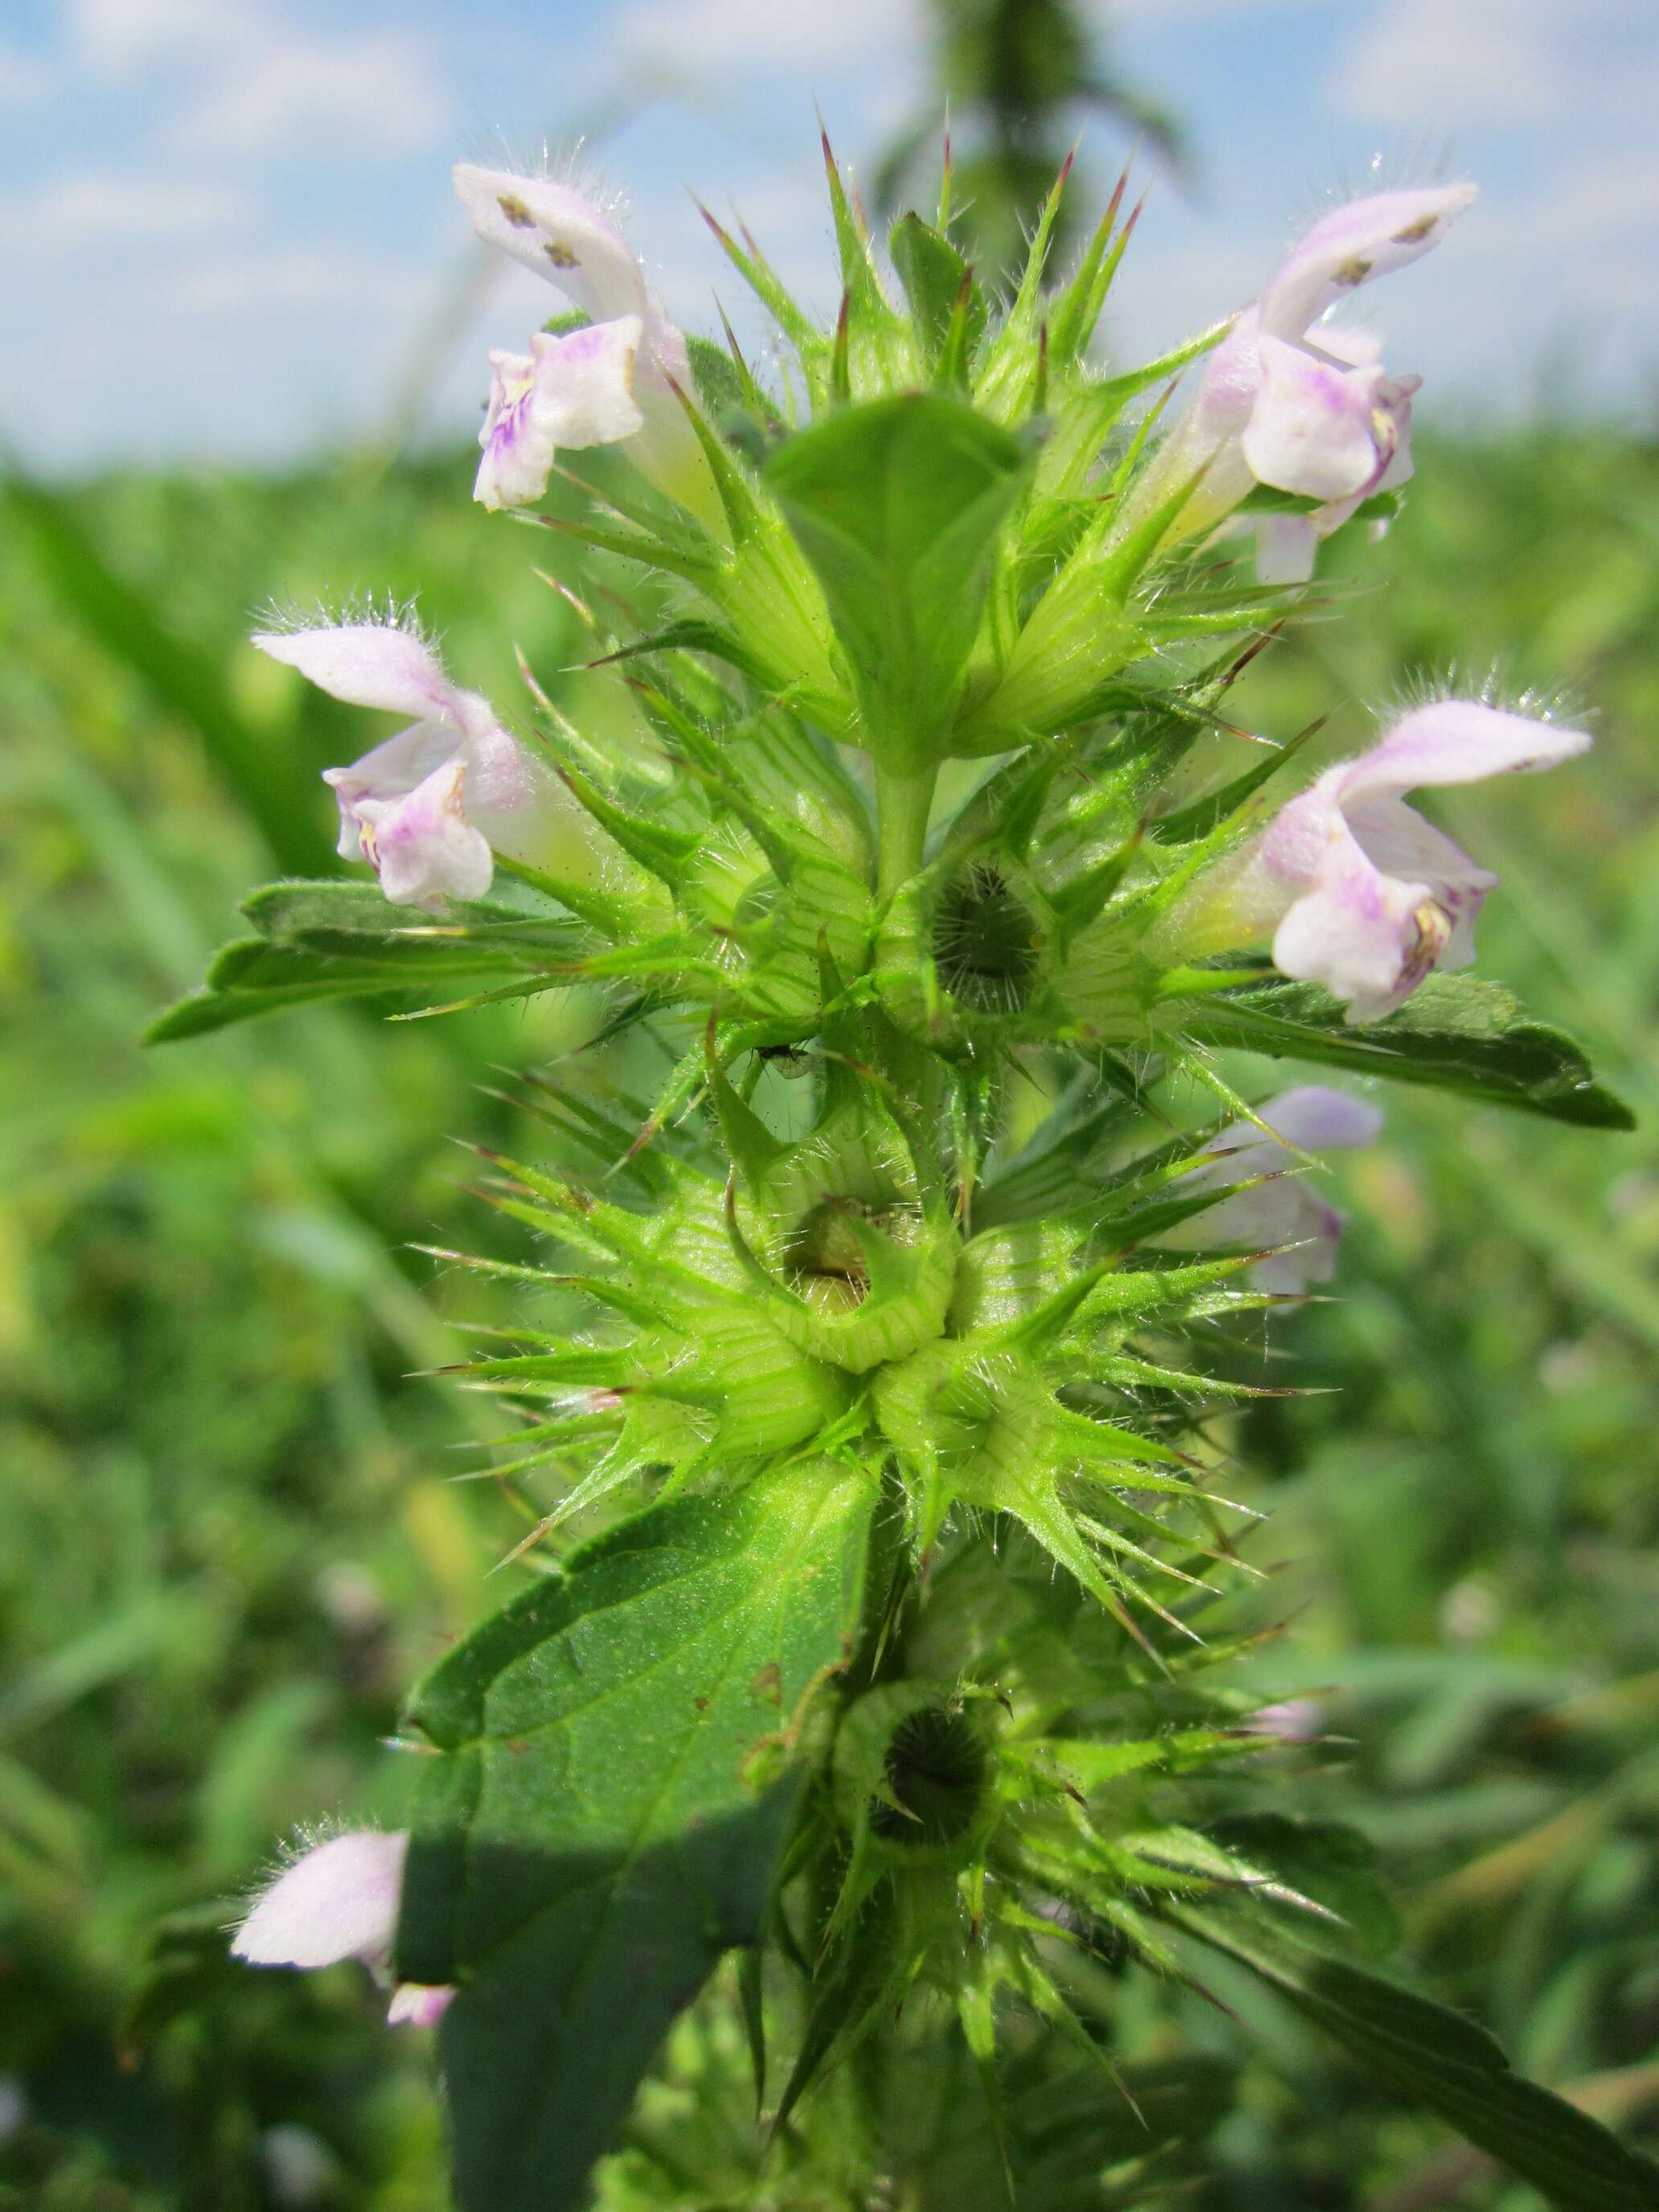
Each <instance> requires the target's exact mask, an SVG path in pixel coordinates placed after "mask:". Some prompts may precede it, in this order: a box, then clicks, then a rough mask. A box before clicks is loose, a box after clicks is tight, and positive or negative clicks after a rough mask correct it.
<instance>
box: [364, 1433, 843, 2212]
mask: <svg viewBox="0 0 1659 2212" xmlns="http://www.w3.org/2000/svg"><path fill="white" fill-rule="evenodd" d="M875 1496H876V1491H875V1486H874V1485H873V1484H872V1482H871V1481H869V1480H868V1479H867V1478H866V1477H865V1476H864V1475H862V1474H856V1473H849V1472H848V1469H847V1468H844V1467H842V1466H840V1465H836V1464H831V1463H830V1462H826V1461H822V1460H816V1461H811V1462H807V1463H805V1464H803V1465H799V1466H797V1467H793V1468H787V1469H785V1470H783V1471H782V1472H780V1473H775V1474H769V1475H768V1476H766V1477H764V1478H763V1480H759V1481H757V1482H756V1483H754V1484H752V1485H751V1486H750V1487H749V1488H748V1489H747V1490H744V1491H743V1492H739V1493H738V1495H737V1496H735V1497H726V1498H718V1499H705V1498H696V1499H682V1500H678V1501H676V1502H675V1503H673V1504H668V1505H665V1506H659V1507H657V1508H655V1509H653V1510H650V1511H647V1512H646V1513H644V1514H641V1516H638V1518H636V1519H635V1520H633V1521H631V1522H627V1523H625V1524H624V1525H623V1526H622V1527H620V1528H616V1529H613V1530H611V1532H610V1533H609V1534H606V1535H605V1536H603V1537H601V1538H600V1539H599V1541H597V1542H595V1543H593V1544H592V1545H590V1546H588V1547H586V1549H585V1550H583V1551H581V1552H580V1553H577V1554H576V1555H574V1557H573V1559H571V1560H570V1562H569V1565H568V1572H566V1573H563V1574H560V1575H558V1576H556V1577H552V1578H550V1580H548V1581H546V1582H544V1583H542V1584H541V1585H540V1587H538V1589H533V1590H532V1591H530V1592H528V1593H527V1594H526V1595H525V1596H523V1597H521V1598H520V1599H519V1600H518V1601H516V1602H515V1603H514V1604H513V1605H511V1606H509V1607H507V1610H506V1611H505V1612H504V1613H499V1614H497V1615H496V1616H495V1619H494V1620H489V1621H487V1622H485V1623H484V1625H483V1626H482V1627H481V1628H479V1629H477V1631H475V1632H474V1633H473V1634H472V1635H471V1637H469V1638H467V1639H466V1641H465V1643H463V1644H461V1645H460V1646H459V1648H458V1649H457V1650H455V1651H453V1652H452V1653H451V1654H450V1656H448V1657H447V1659H446V1660H444V1661H443V1662H442V1663H441V1665H440V1666H439V1667H438V1668H437V1669H436V1670H435V1673H434V1674H432V1675H430V1676H429V1677H428V1680H427V1682H426V1683H425V1685H424V1686H423V1687H422V1689H421V1690H420V1692H418V1693H417V1695H416V1699H415V1703H414V1706H413V1711H412V1716H411V1717H412V1720H413V1722H414V1724H415V1725H416V1727H417V1728H418V1729H420V1730H421V1731H422V1733H423V1734H424V1735H426V1736H427V1737H428V1740H429V1741H431V1742H432V1743H433V1744H434V1745H435V1747H437V1749H438V1751H439V1753H441V1756H439V1757H437V1758H435V1759H432V1761H431V1762H430V1765H429V1768H428V1773H427V1776H426V1777H425V1779H424V1786H423V1791H422V1797H421V1800H420V1804H419V1808H418V1810H417V1814H416V1821H415V1826H414V1840H413V1842H412V1844H411V1845H410V1857H409V1871H408V1875H407V1878H406V1881H405V1885H404V1913H403V1924H402V1927H401V1929H400V1930H399V1936H398V1961H399V1967H400V1971H401V1972H403V1973H404V1975H405V1976H407V1977H409V1978H412V1979H415V1980H419V1981H423V1982H442V1981H450V1980H454V1981H458V1982H459V1984H460V1994H459V1996H458V1997H457V1998H456V2000H455V2002H454V2003H453V2005H452V2006H451V2008H450V2009H449V2011H448V2013H447V2015H446V2017H445V2020H444V2024H443V2028H442V2033H441V2041H440V2053H441V2061H442V2064H443V2069H444V2074H445V2078H446V2081H447V2088H448V2093H449V2104H450V2111H451V2116H452V2121H453V2131H454V2143H455V2164H456V2188H457V2195H458V2198H459V2203H460V2205H461V2207H462V2212H562V2208H573V2212H574V2207H576V2206H577V2205H579V2204H580V2203H583V2202H584V2201H585V2196H584V2191H585V2183H586V2174H587V2172H588V2169H589V2167H590V2166H592V2162H593V2160H595V2159H596V2158H598V2157H599V2156H600V2155H601V2154H603V2153H604V2152H605V2149H606V2148H608V2147H609V2146H610V2144H611V2141H612V2140H613V2138H614V2136H616V2134H617V2130H618V2129H619V2127H620V2126H621V2124H622V2122H623V2118H625V2116H626V2114H627V2112H628V2109H629V2106H630V2104H631V2103H632V2101H633V2098H634V2093H635V2087H637V2085H638V2082H639V2081H640V2078H641V2075H643V2074H644V2072H645V2070H646V2069H647V2067H648V2066H649V2064H650V2063H651V2062H652V2059H653V2057H654V2056H655V2054H656V2051H657V2047H658V2045H659V2043H660V2042H661V2040H662V2038H663V2036H664V2034H665V2033H666V2031H667V2028H668V2026H669V2023H670V2022H671V2020H672V2019H673V2017H674V2015H675V2014H676V2013H677V2012H678V2011H679V2010H680V2008H682V2006H684V2004H685V2003H687V2002H689V2000H690V1998H691V1997H693V1996H695V1995H696V1991H697V1990H698V1989H699V1988H700V1987H701V1985H702V1983H703V1981H704V1980H705V1979H706V1978H707V1977H708V1973H709V1972H710V1971H711V1970H712V1968H713V1967H714V1964H715V1962H716V1960H718V1959H719V1957H720V1954H721V1953H722V1952H723V1951H724V1950H726V1948H729V1947H730V1946H732V1945H733V1944H738V1943H750V1942H756V1941H757V1939H758V1937H759V1936H760V1934H761V1931H762V1928H763V1922H764V1918H765V1914H766V1909H767V1905H768V1900H769V1892H770V1887H771V1882H772V1876H773V1869H774V1865H775V1859H776V1855H777V1852H778V1850H779V1848H780V1846H781V1841H782V1838H783V1834H784V1832H785V1829H786V1828H787V1824H788V1820H789V1818H790V1814H791V1812H792V1809H793V1797H794V1777H793V1773H792V1771H789V1768H788V1765H787V1750H788V1747H789V1742H790V1731H791V1728H792V1723H793V1721H794V1719H795V1718H796V1717H797V1715H798V1710H799V1707H800V1706H801V1705H802V1703H803V1701H804V1699H805V1697H806V1695H807V1693H808V1692H810V1691H811V1688H812V1686H814V1684H815V1683H816V1682H817V1680H819V1678H820V1677H821V1676H822V1675H823V1674H824V1673H825V1672H826V1671H827V1670H828V1669H829V1668H834V1667H836V1665H838V1664H839V1663H841V1662H842V1660H843V1659H844V1658H845V1657H846V1656H848V1653H849V1651H850V1638H851V1633H852V1632H853V1629H854V1626H855V1624H856V1620H857V1616H858V1607H859V1599H860V1583H861V1578H862V1571H863V1562H864V1554H865V1547H866V1537H867V1533H868V1529H869V1526H870V1521H871V1516H872V1508H873V1505H874V1502H875Z"/></svg>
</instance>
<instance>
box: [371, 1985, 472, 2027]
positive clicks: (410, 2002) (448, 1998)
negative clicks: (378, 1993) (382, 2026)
mask: <svg viewBox="0 0 1659 2212" xmlns="http://www.w3.org/2000/svg"><path fill="white" fill-rule="evenodd" d="M454 1996H455V1990H454V1988H453V1984H450V1983H447V1982H435V1983H426V1982H400V1983H399V1984H398V1987H397V1988H396V1989H395V1990H393V1991H392V2002H391V2003H390V2004H389V2005H388V2006H387V2008H386V2022H387V2025H388V2026H389V2027H436V2026H437V2025H438V2022H439V2021H441V2019H442V2018H443V2016H444V2015H445V2014H446V2013H447V2011H448V2010H449V2008H450V2005H451V2003H452V2002H453V1999H454Z"/></svg>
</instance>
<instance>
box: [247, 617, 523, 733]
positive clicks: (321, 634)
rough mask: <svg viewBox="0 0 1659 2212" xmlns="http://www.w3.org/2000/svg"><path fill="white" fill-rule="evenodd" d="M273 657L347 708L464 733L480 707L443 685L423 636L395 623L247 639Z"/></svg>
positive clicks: (470, 696)
mask: <svg viewBox="0 0 1659 2212" xmlns="http://www.w3.org/2000/svg"><path fill="white" fill-rule="evenodd" d="M252 643H253V644H254V645H256V646H257V647H258V649H259V651H260V652H261V653H268V654H269V655H270V659H272V660H280V661H283V663H284V664H285V665H287V666H288V667H289V668H297V669H298V670H299V671H300V673H301V676H303V677H304V678H306V680H307V682H308V683H311V684H316V686H317V687H318V689H319V690H322V691H326V692H327V693H329V695H330V696H331V697H332V698H336V699H340V700H343V701H344V702H345V704H346V705H347V706H349V707H379V708H384V709H385V711H386V713H388V714H407V715H408V716H409V717H410V720H411V721H421V722H423V721H436V722H442V723H445V724H447V726H449V727H450V728H452V729H455V730H462V729H465V728H466V727H468V726H469V722H470V720H471V717H472V715H473V714H474V712H475V710H476V708H477V705H478V703H479V702H478V700H477V695H476V693H473V692H470V691H462V690H459V688H458V687H457V686H456V685H455V684H452V683H451V682H450V680H449V678H448V675H447V673H446V671H445V669H444V665H443V663H442V661H441V660H440V659H439V658H438V655H437V653H435V651H434V649H433V647H431V646H429V645H428V643H427V641H426V640H425V639H424V638H423V637H417V636H416V634H415V632H414V631H413V630H410V629H404V628H403V627H402V626H401V625H400V624H398V623H375V622H357V623H321V624H319V625H318V626H317V627H316V628H315V629H294V630H258V631H256V632H255V634H254V635H253V638H252Z"/></svg>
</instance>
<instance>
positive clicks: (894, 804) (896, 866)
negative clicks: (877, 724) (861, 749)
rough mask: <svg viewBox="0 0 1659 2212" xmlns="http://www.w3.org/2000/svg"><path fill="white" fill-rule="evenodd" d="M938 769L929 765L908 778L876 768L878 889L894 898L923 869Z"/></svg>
mask: <svg viewBox="0 0 1659 2212" xmlns="http://www.w3.org/2000/svg"><path fill="white" fill-rule="evenodd" d="M938 780H939V770H938V769H937V768H936V767H934V766H933V765H931V764H930V765H929V766H928V767H927V768H924V769H918V770H917V771H915V773H914V774H912V775H900V774H899V772H898V771H897V770H896V769H890V768H884V767H883V766H882V765H881V763H879V762H878V763H877V765H876V890H877V893H878V896H880V897H882V898H891V896H893V894H894V892H895V891H896V890H898V888H899V886H900V885H901V884H904V883H908V880H909V878H911V877H912V876H914V875H915V874H916V873H917V872H918V871H919V870H920V868H921V856H922V853H923V850H924V848H925V847H926V845H927V817H928V816H929V814H931V813H932V811H933V786H934V784H935V783H936V782H937V781H938Z"/></svg>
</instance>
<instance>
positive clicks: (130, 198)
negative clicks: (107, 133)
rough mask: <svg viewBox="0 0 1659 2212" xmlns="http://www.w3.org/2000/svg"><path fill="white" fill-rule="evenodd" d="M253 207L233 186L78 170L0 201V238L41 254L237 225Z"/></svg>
mask: <svg viewBox="0 0 1659 2212" xmlns="http://www.w3.org/2000/svg"><path fill="white" fill-rule="evenodd" d="M254 212H255V210H254V205H253V203H252V200H250V199H249V197H247V195H246V193H245V192H243V191H240V189H238V188H236V187H234V186H228V185H219V184H213V183H210V182H206V181H204V180H201V179H193V178H183V177H142V176H133V175H132V174H131V173H129V172H127V171H125V170H121V171H116V170H95V169H82V170H79V171H76V173H73V174H71V175H69V176H62V177H57V178H52V179H48V180H47V181H46V183H45V184H43V185H37V186H36V187H35V188H34V189H33V191H27V192H19V193H15V194H13V195H11V196H10V197H8V198H5V199H0V239H3V240H5V241H6V243H7V245H8V246H9V247H10V248H11V249H12V250H13V251H14V252H17V253H18V254H20V255H31V254H32V255H34V256H45V255H50V254H58V253H63V252H70V251H72V250H76V249H80V248H88V247H90V248H94V249H96V248H99V247H106V246H131V245H133V244H135V243H136V242H138V241H149V242H156V241H161V240H169V239H193V238H199V237H200V236H201V235H202V234H204V232H214V231H227V230H239V229H242V228H246V226H247V225H248V224H249V223H250V222H252V220H253V217H254Z"/></svg>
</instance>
